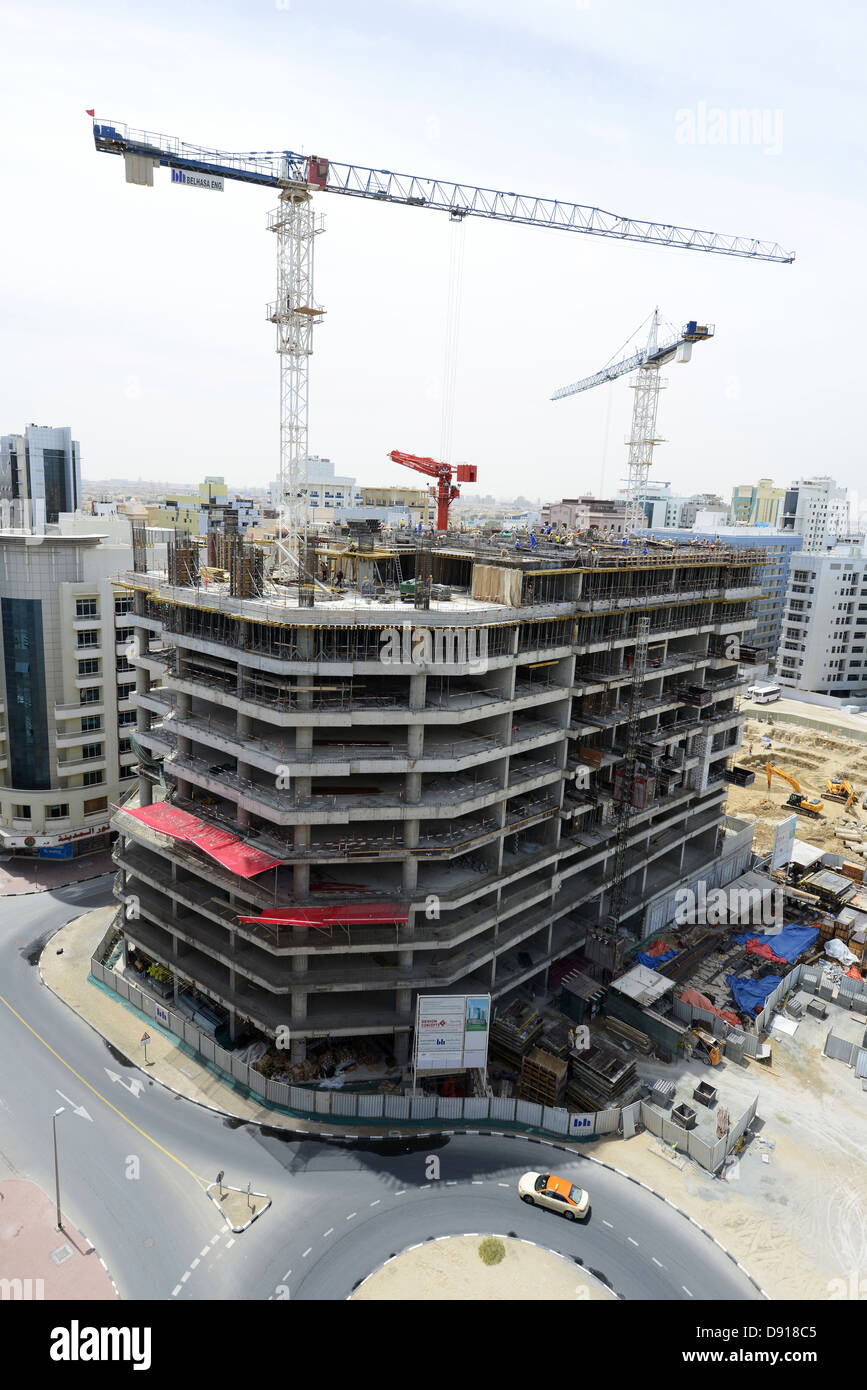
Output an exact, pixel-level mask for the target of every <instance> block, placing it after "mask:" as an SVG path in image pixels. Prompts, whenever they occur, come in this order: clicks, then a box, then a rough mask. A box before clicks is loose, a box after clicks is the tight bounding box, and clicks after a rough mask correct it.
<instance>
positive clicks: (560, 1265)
mask: <svg viewBox="0 0 867 1390" xmlns="http://www.w3.org/2000/svg"><path fill="white" fill-rule="evenodd" d="M503 1244H504V1245H505V1247H506V1255H505V1258H504V1259H503V1260H502V1262H501V1263H500V1264H498V1265H485V1264H483V1263H482V1261H481V1259H480V1258H479V1253H478V1250H479V1237H478V1236H450V1237H448V1238H446V1239H444V1240H434V1241H430V1242H429V1243H427V1244H425V1245H420V1246H416V1248H415V1249H414V1250H406V1251H404V1253H403V1254H402V1255H398V1257H397V1259H395V1260H389V1262H388V1264H385V1265H383V1266H382V1268H381V1269H379V1270H377V1272H376V1273H375V1274H373V1275H371V1277H370V1278H369V1279H366V1280H365V1282H364V1283H363V1284H362V1286H361V1288H360V1289H359V1290H358V1292H357V1293H355V1294H353V1295H352V1297H353V1298H354V1299H361V1300H362V1301H371V1300H373V1301H378V1300H383V1299H385V1300H392V1299H397V1300H402V1299H412V1300H414V1301H416V1300H422V1301H424V1302H430V1301H431V1300H439V1301H446V1300H448V1301H451V1300H455V1301H458V1302H465V1301H467V1300H472V1301H474V1302H476V1301H479V1300H481V1301H490V1300H497V1301H502V1300H514V1299H520V1300H522V1301H528V1300H529V1301H532V1300H536V1301H539V1302H549V1301H550V1300H552V1299H555V1300H557V1301H563V1300H572V1301H579V1302H583V1301H585V1300H588V1299H591V1300H592V1299H613V1297H614V1295H613V1294H612V1293H610V1292H609V1290H608V1289H606V1288H604V1287H603V1285H602V1284H599V1283H597V1282H596V1280H595V1279H594V1278H593V1277H592V1276H591V1275H588V1274H587V1272H586V1270H583V1269H582V1270H581V1271H580V1272H578V1273H577V1274H576V1270H575V1266H574V1265H573V1264H572V1263H571V1262H570V1261H569V1260H566V1259H564V1258H563V1256H562V1255H557V1254H554V1253H553V1251H550V1250H543V1249H542V1248H541V1247H540V1246H538V1245H530V1244H528V1243H526V1242H525V1241H522V1240H509V1239H508V1238H505V1237H504V1238H503Z"/></svg>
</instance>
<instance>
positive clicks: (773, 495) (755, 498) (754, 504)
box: [732, 478, 786, 528]
mask: <svg viewBox="0 0 867 1390" xmlns="http://www.w3.org/2000/svg"><path fill="white" fill-rule="evenodd" d="M785 495H786V493H785V488H781V487H774V484H773V483H772V481H771V479H770V478H759V481H758V483H756V484H755V486H753V484H752V483H743V484H741V485H740V486H739V487H736V488H735V489H734V490H733V492H732V521H733V522H734V523H735V524H736V525H737V526H771V527H774V528H776V527H777V526H779V524H780V521H781V519H782V512H783V500H784V498H785Z"/></svg>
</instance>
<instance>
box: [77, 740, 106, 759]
mask: <svg viewBox="0 0 867 1390" xmlns="http://www.w3.org/2000/svg"><path fill="white" fill-rule="evenodd" d="M81 756H82V759H85V758H101V757H102V744H101V743H85V744H84V745H83V746H82V749H81Z"/></svg>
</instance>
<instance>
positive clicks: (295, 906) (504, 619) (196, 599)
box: [114, 533, 761, 1100]
mask: <svg viewBox="0 0 867 1390" xmlns="http://www.w3.org/2000/svg"><path fill="white" fill-rule="evenodd" d="M139 539H140V541H141V540H142V538H141V537H140V538H139ZM225 544H226V542H225V539H224V540H218V539H217V538H214V540H213V541H211V540H210V538H209V541H208V548H203V549H202V555H201V558H202V559H211V560H219V559H220V558H221V555H222V558H225V554H224V553H223V552H222V551H220V549H219V547H220V546H223V547H225ZM234 544H235V548H236V551H237V552H240V555H238V554H235V556H234V558H233V559H232V563H231V565H230V566H229V568H228V569H227V570H222V569H221V567H220V566H219V565H218V564H215V565H211V566H207V567H206V568H207V571H208V572H207V574H206V575H202V574H201V573H200V572H199V569H198V561H199V558H200V555H199V550H198V548H196V547H195V546H191V545H190V543H189V540H188V539H183V538H179V539H178V541H177V542H176V543H174V542H173V543H172V544H170V546H169V551H168V564H167V568H166V569H165V570H163V571H157V570H154V569H152V568H149V566H150V565H151V564H152V563H153V552H152V551H151V550H149V549H148V545H147V537H145V538H144V540H143V544H140V545H137V546H136V549H135V557H136V563H138V564H141V566H142V568H141V569H136V570H134V571H132V572H130V573H129V574H127V575H126V576H125V577H124V582H125V583H126V584H127V585H128V586H129V588H130V590H131V592H132V593H133V595H134V610H135V611H134V613H133V615H131V619H132V621H133V622H134V624H135V627H136V632H137V652H136V655H135V656H134V657H133V662H134V664H135V666H136V667H137V681H138V685H137V705H138V711H139V715H138V717H139V725H138V728H137V730H136V734H135V738H136V747H137V751H138V752H139V755H140V758H141V763H140V768H141V776H140V778H139V785H138V789H137V791H136V792H135V793H134V794H133V796H132V797H131V798H130V799H129V800H128V801H127V802H126V803H125V804H124V806H123V808H122V809H119V810H118V812H117V813H116V816H115V819H114V827H115V829H116V830H117V831H118V832H119V835H118V840H117V843H116V847H115V858H116V862H117V864H118V868H119V871H120V872H119V877H118V887H117V891H118V896H119V897H120V899H121V900H122V902H123V903H127V902H128V901H129V900H130V899H131V898H133V899H134V900H135V903H136V914H137V915H136V916H135V917H131V916H130V914H129V912H128V911H127V912H126V914H125V915H124V912H123V911H119V914H118V932H119V939H120V940H119V946H118V954H117V957H116V959H117V968H118V969H119V970H120V971H121V972H123V971H128V972H129V971H131V972H133V973H132V978H134V979H137V980H142V981H143V982H144V987H145V988H146V989H147V988H150V987H151V984H150V983H149V981H150V982H153V980H154V974H153V973H150V972H152V971H154V970H155V971H156V974H157V975H158V976H159V977H160V981H159V988H158V990H157V992H158V993H160V994H161V995H162V997H163V998H165V999H167V1000H169V999H170V1000H171V1001H172V1003H173V1005H174V1004H176V1003H177V1002H178V1001H179V1000H180V1007H181V1008H182V1009H183V1008H184V1007H186V1008H188V1009H189V1011H190V1016H191V1017H193V1016H195V1017H196V1018H197V1019H198V1021H199V1023H200V1024H202V1025H203V1026H206V1027H208V1028H210V1029H211V1030H212V1033H213V1035H215V1036H218V1037H219V1038H220V1039H222V1040H225V1041H226V1042H227V1043H229V1044H230V1045H237V1044H239V1043H245V1044H249V1043H250V1042H253V1043H254V1044H257V1045H258V1046H259V1047H260V1048H261V1051H262V1052H263V1053H264V1052H266V1051H268V1052H269V1060H267V1061H265V1062H264V1063H263V1065H264V1066H265V1067H268V1066H270V1067H271V1069H272V1073H277V1074H279V1075H280V1076H284V1077H286V1078H287V1079H289V1080H295V1081H301V1080H303V1081H308V1082H309V1081H316V1080H317V1079H321V1076H322V1073H323V1072H325V1073H327V1071H328V1070H329V1069H330V1068H333V1067H335V1066H337V1065H340V1064H346V1065H353V1066H354V1069H355V1070H356V1072H357V1080H358V1081H359V1082H362V1081H364V1080H367V1081H369V1082H375V1081H376V1080H377V1078H378V1079H380V1080H386V1079H389V1078H391V1079H392V1084H393V1079H394V1078H395V1077H396V1076H398V1077H399V1074H400V1072H401V1069H405V1068H406V1067H407V1064H408V1062H409V1058H410V1050H411V1049H410V1035H411V1030H412V1026H413V1021H414V1006H415V998H416V995H417V994H418V993H419V992H423V993H425V992H426V993H430V992H436V993H441V992H444V991H449V990H460V991H465V992H472V991H480V992H489V993H490V994H491V995H492V998H493V1001H494V1005H495V1008H497V1010H498V1013H499V1009H500V1004H501V1001H502V1006H503V1007H504V1008H505V1007H506V1006H508V1004H509V1002H510V1001H511V1000H513V999H515V998H519V997H521V998H524V997H525V998H526V999H527V1000H528V1001H530V1002H532V1000H533V998H534V997H536V998H537V999H539V1000H542V999H545V1000H551V999H553V998H554V997H555V995H557V994H558V993H559V991H558V984H559V979H558V976H559V975H562V974H563V973H572V971H574V969H575V968H582V969H583V970H584V971H585V972H587V976H588V978H589V979H590V980H592V979H593V977H596V979H598V980H600V981H603V982H604V981H606V980H610V979H611V978H612V976H614V975H616V974H618V973H619V972H620V970H621V969H622V967H623V960H624V953H625V952H626V951H627V949H628V948H629V947H630V946H631V945H632V944H634V943H635V942H636V941H638V940H639V939H640V938H641V937H642V936H643V935H644V934H645V930H646V922H647V920H648V915H649V913H650V914H651V915H652V912H653V910H654V905H658V904H659V903H660V902H662V903H666V904H667V903H670V900H671V895H672V893H673V891H674V890H675V889H676V888H677V886H678V885H680V884H682V883H684V882H688V881H691V880H694V879H695V878H696V877H697V876H699V875H704V876H710V877H711V878H714V879H715V881H719V876H720V874H724V873H726V872H727V873H729V874H731V876H732V877H734V876H735V875H736V874H737V873H740V872H743V869H744V867H745V866H746V862H747V858H748V853H749V850H748V845H747V843H746V840H745V837H744V833H743V828H742V827H736V828H735V829H731V828H730V827H728V826H727V823H726V820H725V817H724V814H723V809H722V803H723V800H724V798H725V795H726V791H727V782H726V780H725V776H726V768H727V764H728V762H729V760H730V758H731V755H732V751H733V749H734V748H736V747H737V745H738V743H739V735H740V725H741V719H740V716H739V714H738V712H737V709H736V706H735V699H736V695H737V693H738V691H739V690H740V688H741V685H742V683H743V680H742V678H741V677H739V675H738V668H737V665H736V663H734V662H732V660H731V659H730V658H729V657H727V656H726V655H725V650H726V649H725V638H726V637H727V636H729V635H730V634H733V633H734V634H738V635H742V634H744V633H746V632H748V631H749V629H750V626H751V621H752V620H751V618H750V600H751V599H752V598H753V597H754V596H755V594H756V593H757V592H758V582H759V571H760V563H761V557H760V555H759V554H758V553H757V554H755V555H754V554H752V553H750V552H744V551H743V550H739V551H737V552H734V551H733V552H730V553H729V552H725V551H719V550H717V551H715V552H714V553H713V554H707V555H704V556H698V557H697V556H696V554H695V553H694V552H690V551H685V553H684V554H683V555H682V556H681V555H678V554H672V553H670V552H668V553H666V554H665V555H664V556H662V555H654V554H651V555H644V554H643V553H642V552H641V550H640V548H638V547H636V546H632V547H629V548H627V549H626V550H624V548H623V547H621V546H616V547H614V546H612V547H600V546H590V545H585V546H583V547H582V548H580V549H579V550H576V551H573V552H572V553H569V554H568V555H564V554H563V551H562V549H561V548H557V547H553V546H551V547H548V546H545V545H544V544H542V545H540V546H539V547H538V549H536V550H535V551H534V552H533V553H532V554H530V553H518V552H515V551H510V552H508V553H506V554H504V553H503V548H502V547H500V546H498V545H496V543H494V542H489V541H485V540H483V539H473V540H472V541H469V542H468V541H467V540H466V539H463V538H461V537H458V536H453V535H450V534H449V533H445V534H442V535H439V536H437V537H436V538H434V539H431V538H424V543H422V544H414V543H408V544H405V545H403V546H400V545H393V546H391V547H390V548H389V547H383V546H382V544H381V542H379V541H377V540H375V539H374V538H371V542H370V544H369V545H365V543H364V540H363V538H361V544H358V543H357V542H352V541H350V542H348V543H347V542H345V541H344V542H343V548H342V549H341V548H340V547H339V545H338V543H337V542H335V540H334V539H333V538H328V539H327V540H326V541H324V542H323V544H322V545H321V546H320V545H318V544H317V543H316V542H315V541H314V542H311V544H312V545H315V546H316V570H315V572H316V573H322V572H323V566H324V565H329V566H331V567H332V569H333V568H334V567H335V566H336V567H338V568H339V570H340V571H341V572H342V574H341V581H340V583H339V584H337V583H327V582H326V583H319V584H318V586H317V590H316V593H315V596H314V597H313V598H312V600H311V598H310V597H309V596H308V595H306V594H301V595H298V594H290V593H288V592H287V591H286V589H285V587H281V586H280V585H279V584H275V583H273V582H271V580H269V579H268V578H267V577H266V576H265V571H264V566H263V562H262V560H261V558H260V557H257V556H256V554H255V548H254V547H247V546H243V547H242V546H241V544H240V543H239V542H235V543H234ZM350 546H352V549H350ZM230 548H231V547H230ZM247 551H249V552H251V553H250V554H247V553H246V552H247ZM251 576H253V578H252V580H251V578H250V577H251ZM257 576H258V577H257ZM205 580H207V582H204V581H205ZM251 584H252V587H253V592H250V586H251ZM656 910H657V911H658V907H657V909H656ZM567 967H568V968H567ZM281 1029H282V1030H284V1034H285V1033H286V1032H288V1033H289V1035H290V1045H289V1047H288V1048H285V1049H284V1048H283V1047H278V1046H277V1040H278V1039H280V1038H281V1036H282V1035H281V1032H280V1030H281ZM563 1037H565V1033H564V1032H563V1030H561V1036H560V1043H559V1044H558V1045H557V1048H556V1050H557V1051H562V1041H563ZM341 1048H342V1049H343V1051H342V1053H341V1054H340V1055H339V1056H338V1049H341ZM347 1049H348V1051H347ZM529 1050H530V1048H528V1051H529ZM494 1052H496V1047H494ZM325 1053H328V1054H329V1055H328V1056H323V1054H325ZM350 1054H351V1055H350ZM549 1055H553V1054H549ZM513 1060H515V1059H514V1056H513ZM522 1060H523V1059H522ZM507 1062H508V1057H507V1056H504V1057H502V1058H501V1066H500V1069H501V1070H502V1071H503V1072H504V1073H508V1070H509V1069H508V1066H507ZM520 1071H521V1068H518V1069H517V1070H516V1071H515V1073H514V1075H513V1077H512V1078H511V1084H512V1085H515V1086H520V1085H521V1084H524V1085H525V1086H527V1087H528V1086H529V1082H528V1081H527V1079H526V1078H525V1079H524V1081H523V1082H522V1081H521V1076H520ZM502 1079H503V1082H504V1085H505V1084H508V1083H509V1077H508V1075H504V1077H503V1078H502ZM537 1082H538V1079H537ZM586 1082H587V1084H588V1085H589V1086H590V1089H591V1091H592V1090H593V1087H594V1086H597V1085H601V1086H602V1087H603V1089H604V1087H605V1085H606V1084H608V1083H606V1081H605V1079H604V1066H603V1068H602V1072H601V1073H600V1077H599V1078H597V1079H594V1078H592V1077H590V1075H589V1073H588V1077H587V1078H586ZM459 1084H463V1085H466V1084H467V1081H466V1079H464V1081H463V1082H460V1083H459ZM567 1084H568V1083H567ZM558 1087H559V1088H560V1089H562V1083H561V1082H558ZM555 1089H557V1088H555ZM558 1093H559V1092H558ZM579 1093H580V1094H583V1092H581V1091H580V1083H579V1086H578V1091H576V1092H575V1096H576V1100H577V1098H578V1095H579ZM600 1094H601V1092H600Z"/></svg>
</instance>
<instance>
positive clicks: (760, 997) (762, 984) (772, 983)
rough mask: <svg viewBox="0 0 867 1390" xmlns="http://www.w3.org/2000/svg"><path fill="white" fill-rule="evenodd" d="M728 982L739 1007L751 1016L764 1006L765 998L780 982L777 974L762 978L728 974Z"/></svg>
mask: <svg viewBox="0 0 867 1390" xmlns="http://www.w3.org/2000/svg"><path fill="white" fill-rule="evenodd" d="M726 982H727V984H728V985H729V987H730V988H731V992H732V994H733V995H734V1000H735V1003H736V1004H737V1006H738V1008H739V1009H741V1010H742V1011H743V1013H745V1014H749V1015H750V1016H751V1017H755V1015H756V1014H757V1013H758V1012H759V1010H760V1009H762V1008H764V1004H765V1000H766V999H767V997H768V995H769V994H772V993H773V991H774V990H775V989H776V988H777V985H778V984H779V983H780V981H779V979H778V978H777V976H776V975H765V977H764V979H761V980H745V979H743V978H742V977H741V976H740V975H726Z"/></svg>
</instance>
